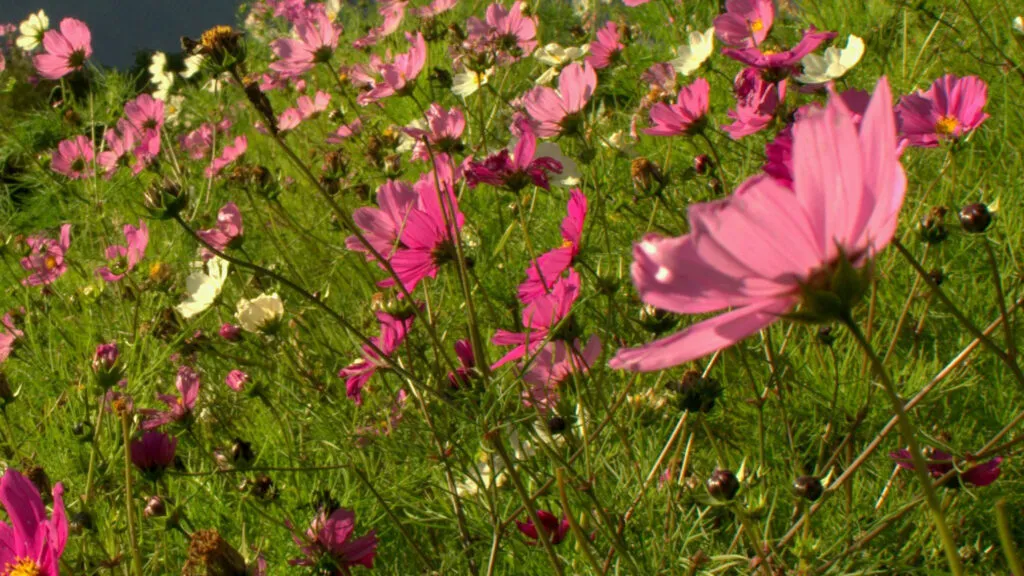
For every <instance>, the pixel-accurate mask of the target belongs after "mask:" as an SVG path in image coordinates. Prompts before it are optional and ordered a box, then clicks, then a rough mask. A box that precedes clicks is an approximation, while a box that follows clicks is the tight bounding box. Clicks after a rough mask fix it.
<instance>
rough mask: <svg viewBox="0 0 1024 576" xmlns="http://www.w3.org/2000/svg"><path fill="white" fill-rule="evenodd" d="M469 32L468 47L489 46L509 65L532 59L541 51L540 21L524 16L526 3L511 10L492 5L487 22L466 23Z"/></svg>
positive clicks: (489, 8) (472, 19)
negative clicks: (537, 51) (539, 37)
mask: <svg viewBox="0 0 1024 576" xmlns="http://www.w3.org/2000/svg"><path fill="white" fill-rule="evenodd" d="M466 32H467V34H468V39H467V42H466V43H467V44H468V45H470V46H485V47H489V48H490V49H492V50H494V51H496V52H497V53H498V54H499V56H500V58H501V60H503V61H505V62H514V61H516V60H518V59H519V58H521V57H523V56H529V55H530V54H533V51H534V50H535V49H536V48H537V22H536V21H535V20H534V19H533V18H527V17H526V16H523V3H522V2H516V3H515V4H512V7H511V8H509V9H507V10H506V9H505V7H504V6H502V5H501V4H498V3H494V4H491V5H490V6H488V7H487V15H486V16H485V18H484V20H480V19H479V18H470V19H469V20H467V21H466Z"/></svg>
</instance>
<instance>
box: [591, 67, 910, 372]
mask: <svg viewBox="0 0 1024 576" xmlns="http://www.w3.org/2000/svg"><path fill="white" fill-rule="evenodd" d="M793 140H794V142H793V147H794V149H793V159H794V171H793V172H794V179H793V189H792V190H790V189H787V188H784V187H783V186H782V185H780V184H779V183H778V181H777V180H775V179H774V178H770V177H767V176H764V175H758V176H754V177H753V178H751V179H749V180H747V181H746V182H744V183H743V184H742V185H741V186H740V188H739V189H737V190H736V192H734V193H733V195H732V196H731V197H729V198H726V199H724V200H720V201H717V202H712V203H705V204H698V205H693V206H691V208H690V214H689V215H690V230H691V232H690V233H689V234H686V235H684V236H680V237H676V238H660V237H654V236H651V237H648V238H646V239H645V240H644V241H642V242H640V243H638V244H637V245H636V246H635V248H634V250H633V256H634V258H635V261H634V263H633V267H632V275H633V282H634V284H635V285H636V287H637V290H638V292H639V293H640V298H641V300H643V302H645V303H646V304H650V305H652V306H655V307H657V308H659V309H662V310H667V311H670V312H674V313H677V314H701V313H706V312H716V311H720V310H724V309H727V308H729V309H731V310H730V311H728V312H725V313H722V314H719V315H718V316H715V317H713V318H710V319H708V320H704V321H702V322H698V323H697V324H694V325H692V326H690V327H689V328H687V329H685V330H683V331H682V332H679V333H676V334H674V335H672V336H669V337H667V338H664V339H661V340H657V341H655V342H652V343H650V344H648V345H646V346H642V347H639V348H632V349H623V350H620V351H619V352H618V353H617V354H616V356H615V358H613V359H612V361H611V362H610V364H611V366H613V367H615V368H627V369H632V370H640V371H653V370H661V369H664V368H668V367H670V366H676V365H679V364H683V363H685V362H688V361H690V360H694V359H696V358H700V357H702V356H704V355H706V354H709V353H711V352H714V351H715V350H719V349H722V348H727V347H729V346H731V345H733V344H735V343H736V342H738V341H740V340H742V339H744V338H746V337H747V336H749V335H750V334H752V333H754V332H757V331H758V330H760V329H762V328H764V327H766V326H768V325H769V324H772V323H773V322H775V321H776V320H778V319H779V318H780V317H781V316H782V315H783V314H786V313H787V312H789V311H790V310H791V309H792V308H793V307H794V306H795V305H796V304H797V303H798V302H800V299H801V295H802V294H804V293H805V291H806V290H808V289H809V288H808V286H809V285H811V284H815V285H816V286H818V287H820V285H821V283H823V282H825V283H827V282H829V280H830V279H831V278H832V276H831V273H832V272H833V270H834V269H836V267H837V266H841V265H843V261H845V262H847V263H848V265H852V266H855V267H860V266H863V265H864V264H865V263H866V262H867V261H868V260H869V259H870V258H871V257H872V256H873V255H874V254H875V253H877V252H878V251H880V250H882V249H883V248H885V247H886V246H887V245H888V244H889V241H890V240H891V239H892V236H893V234H894V232H895V230H896V221H897V215H898V213H899V210H900V207H901V206H902V204H903V196H904V192H905V191H906V175H905V174H904V172H903V167H902V166H901V165H900V162H899V156H898V152H897V144H896V126H895V118H894V116H893V112H892V103H891V93H890V90H889V84H888V82H887V81H886V80H885V79H884V78H883V79H881V80H880V81H879V83H878V85H877V87H876V89H875V93H874V96H873V97H872V99H871V103H870V105H869V106H868V109H867V111H866V112H865V114H864V118H863V120H862V123H861V127H860V130H859V131H858V129H857V127H856V126H855V125H854V121H853V118H852V116H851V114H850V112H849V111H848V110H847V108H846V106H845V105H844V104H842V102H841V100H840V99H839V98H837V97H835V96H833V97H832V98H830V99H829V103H828V106H827V107H826V108H825V110H824V111H815V112H814V113H811V114H808V115H807V117H805V118H802V119H798V120H797V122H796V124H795V126H794V128H793ZM815 289H817V288H815Z"/></svg>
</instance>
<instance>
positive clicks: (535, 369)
mask: <svg viewBox="0 0 1024 576" xmlns="http://www.w3.org/2000/svg"><path fill="white" fill-rule="evenodd" d="M600 355H601V339H600V338H598V337H597V336H596V335H595V336H591V337H590V339H589V340H587V345H586V347H585V348H583V350H580V349H578V347H577V346H576V344H575V343H574V344H572V345H570V344H569V343H567V342H549V343H548V344H547V346H545V347H544V348H543V349H542V350H541V351H540V352H538V353H537V355H536V357H534V359H533V361H532V362H530V365H529V366H528V367H527V368H526V370H525V371H524V372H523V382H526V383H527V384H529V385H530V387H529V388H528V389H527V390H524V391H523V394H522V397H523V405H524V406H527V407H536V408H537V410H539V411H540V412H541V413H544V414H547V413H548V412H550V411H551V410H554V409H555V407H556V406H557V404H558V400H559V399H560V398H561V392H560V391H559V387H560V386H561V384H562V383H563V382H565V381H566V380H568V379H569V378H571V377H572V375H573V374H586V373H587V372H589V371H590V368H591V367H593V366H594V363H595V362H597V358H598V356H600Z"/></svg>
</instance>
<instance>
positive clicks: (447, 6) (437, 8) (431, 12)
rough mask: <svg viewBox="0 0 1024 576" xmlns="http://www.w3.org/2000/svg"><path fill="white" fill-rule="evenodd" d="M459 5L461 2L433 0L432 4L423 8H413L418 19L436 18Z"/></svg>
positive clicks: (456, 0) (455, 0)
mask: <svg viewBox="0 0 1024 576" xmlns="http://www.w3.org/2000/svg"><path fill="white" fill-rule="evenodd" d="M458 3H459V0H433V1H432V2H431V3H430V4H427V5H426V6H423V7H421V8H413V9H412V13H413V14H414V15H416V16H417V17H418V18H423V19H427V18H434V17H436V16H439V15H441V14H444V13H445V12H447V11H449V10H451V9H452V8H455V5H456V4H458Z"/></svg>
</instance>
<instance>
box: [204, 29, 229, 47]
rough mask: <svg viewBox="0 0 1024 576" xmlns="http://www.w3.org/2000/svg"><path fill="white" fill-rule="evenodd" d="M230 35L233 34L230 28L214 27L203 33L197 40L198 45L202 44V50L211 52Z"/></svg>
mask: <svg viewBox="0 0 1024 576" xmlns="http://www.w3.org/2000/svg"><path fill="white" fill-rule="evenodd" d="M232 34H234V30H232V29H231V26H223V25H221V26H214V27H213V28H210V29H209V30H207V31H206V32H203V35H202V37H200V39H199V43H200V44H202V45H203V47H204V48H206V49H208V50H213V49H214V48H217V47H218V46H219V45H220V42H221V41H222V40H223V39H224V38H230V37H231V35H232Z"/></svg>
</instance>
